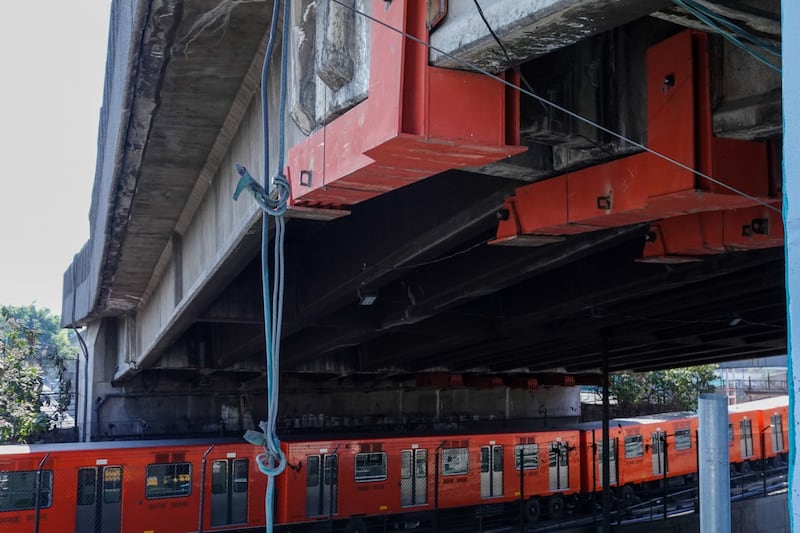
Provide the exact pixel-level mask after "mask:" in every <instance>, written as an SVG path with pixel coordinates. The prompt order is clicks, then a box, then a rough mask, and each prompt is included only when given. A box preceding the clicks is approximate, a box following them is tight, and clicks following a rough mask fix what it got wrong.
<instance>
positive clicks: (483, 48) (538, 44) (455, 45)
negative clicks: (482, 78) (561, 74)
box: [430, 0, 672, 72]
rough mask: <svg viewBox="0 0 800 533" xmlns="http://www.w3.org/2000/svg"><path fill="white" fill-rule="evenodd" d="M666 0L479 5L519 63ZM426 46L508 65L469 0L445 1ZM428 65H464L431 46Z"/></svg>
mask: <svg viewBox="0 0 800 533" xmlns="http://www.w3.org/2000/svg"><path fill="white" fill-rule="evenodd" d="M671 4H672V2H670V1H669V0H616V1H611V0H491V1H487V0H484V1H483V2H482V3H481V8H482V9H483V12H484V14H485V16H486V20H487V21H488V22H489V25H490V26H491V27H492V29H493V30H494V31H495V33H496V34H497V35H498V37H499V38H500V40H501V41H502V42H503V45H504V46H505V48H506V50H507V51H508V54H509V56H510V57H511V61H512V62H513V63H515V64H517V63H522V62H525V61H528V60H530V59H533V58H535V57H539V56H542V55H544V54H547V53H549V52H552V51H554V50H558V49H560V48H563V47H565V46H569V45H571V44H574V43H576V42H578V41H580V40H581V39H585V38H587V37H591V36H592V35H597V34H598V33H601V32H604V31H607V30H610V29H612V28H615V27H617V26H621V25H622V24H626V23H628V22H631V21H633V20H636V19H638V18H641V17H644V16H647V15H649V14H651V13H653V12H655V11H658V10H659V9H662V8H664V7H666V6H668V5H671ZM431 45H432V47H434V48H436V49H438V50H440V51H442V52H446V53H447V54H449V55H452V56H454V57H456V58H458V59H459V60H461V61H466V62H469V63H471V64H474V65H477V66H479V67H481V68H484V69H487V70H489V71H492V72H499V71H502V70H505V69H506V68H508V64H507V61H506V59H505V56H504V55H503V52H502V51H501V50H500V47H499V46H497V43H496V42H495V41H494V39H493V37H492V36H491V34H490V33H489V30H488V29H487V28H486V26H485V25H484V24H483V23H482V22H481V20H480V19H479V18H478V15H477V10H476V7H475V4H474V3H473V2H467V1H457V2H452V1H451V2H450V3H449V7H448V13H447V17H446V18H445V20H444V22H443V23H442V24H441V25H440V26H439V27H437V28H436V29H435V30H434V32H433V33H432V34H431ZM430 59H431V64H433V65H434V66H437V67H445V68H459V69H465V68H467V67H466V66H465V65H464V63H461V62H459V61H456V60H453V59H452V58H449V57H447V56H445V55H443V54H441V53H440V52H438V51H436V50H433V49H432V50H431V54H430Z"/></svg>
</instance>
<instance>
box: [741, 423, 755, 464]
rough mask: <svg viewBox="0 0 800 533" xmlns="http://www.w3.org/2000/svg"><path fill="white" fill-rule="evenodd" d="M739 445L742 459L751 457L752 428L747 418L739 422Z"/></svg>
mask: <svg viewBox="0 0 800 533" xmlns="http://www.w3.org/2000/svg"><path fill="white" fill-rule="evenodd" d="M739 444H740V446H741V447H742V459H746V458H747V457H752V456H753V426H752V420H750V419H749V418H745V419H743V420H740V421H739Z"/></svg>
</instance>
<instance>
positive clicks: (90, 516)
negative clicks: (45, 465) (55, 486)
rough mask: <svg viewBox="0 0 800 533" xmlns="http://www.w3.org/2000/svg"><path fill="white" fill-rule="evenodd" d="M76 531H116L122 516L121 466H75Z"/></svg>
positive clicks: (98, 532)
mask: <svg viewBox="0 0 800 533" xmlns="http://www.w3.org/2000/svg"><path fill="white" fill-rule="evenodd" d="M77 493H78V505H77V507H76V519H75V531H80V532H81V533H119V532H120V528H121V525H120V524H121V520H122V467H121V466H96V467H89V468H80V469H78V487H77Z"/></svg>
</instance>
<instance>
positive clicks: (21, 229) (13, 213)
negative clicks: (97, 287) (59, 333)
mask: <svg viewBox="0 0 800 533" xmlns="http://www.w3.org/2000/svg"><path fill="white" fill-rule="evenodd" d="M110 6H111V0H71V1H65V0H39V1H37V2H26V1H23V2H7V3H5V4H4V5H3V12H4V13H3V17H2V20H3V22H0V28H2V29H1V30H0V65H2V70H3V76H2V82H0V168H2V171H0V305H28V304H35V305H36V306H37V307H47V308H50V310H51V311H53V312H54V313H55V314H61V285H62V277H63V274H64V271H65V270H66V269H67V266H69V264H70V262H71V261H72V256H73V255H74V254H75V253H76V252H77V251H78V250H80V248H81V246H83V243H84V242H86V240H87V239H88V238H89V222H88V220H89V205H90V203H91V191H92V184H93V181H94V168H95V160H96V155H97V125H98V117H99V114H100V105H101V102H102V95H103V78H104V72H105V58H106V46H107V37H108V17H109V9H110Z"/></svg>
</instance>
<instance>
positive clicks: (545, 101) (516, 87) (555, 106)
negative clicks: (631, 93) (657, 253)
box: [331, 0, 782, 213]
mask: <svg viewBox="0 0 800 533" xmlns="http://www.w3.org/2000/svg"><path fill="white" fill-rule="evenodd" d="M331 2H333V3H335V4H338V5H340V6H342V7H344V8H346V9H349V10H350V11H353V12H354V13H356V14H357V15H359V16H361V17H364V18H366V19H367V20H370V21H371V22H374V23H375V24H378V25H379V26H382V27H384V28H386V29H388V30H390V31H393V32H395V33H398V34H400V35H402V36H404V37H405V38H407V39H409V40H411V41H413V42H415V43H417V44H420V45H422V46H424V47H426V48H428V49H430V50H433V51H434V52H436V53H437V54H440V55H442V56H443V57H446V58H448V59H450V60H451V61H454V62H456V63H458V64H459V65H461V66H462V67H467V68H468V69H470V70H471V71H473V72H476V73H478V74H483V75H484V76H487V77H489V78H491V79H493V80H495V81H497V82H499V83H502V84H503V85H505V86H506V87H510V88H511V89H514V90H516V91H519V92H520V93H521V94H524V95H526V96H528V97H530V98H533V99H535V100H537V101H539V102H540V103H542V104H545V105H547V106H549V107H552V108H553V109H556V110H558V111H560V112H562V113H564V114H566V115H568V116H570V117H572V118H574V119H576V120H579V121H581V122H583V123H584V124H587V125H589V126H591V127H593V128H596V129H598V130H600V131H602V132H604V133H607V134H608V135H610V136H612V137H614V138H616V139H619V140H620V141H623V142H625V143H627V144H630V145H631V146H634V147H636V148H639V149H640V150H643V151H645V152H647V153H649V154H651V155H653V156H655V157H657V158H659V159H662V160H664V161H666V162H668V163H670V164H672V165H675V166H677V167H678V168H681V169H683V170H686V171H688V172H691V173H692V174H694V175H696V176H698V177H700V178H702V179H704V180H706V181H709V182H711V183H714V184H715V185H718V186H720V187H722V188H723V189H726V190H728V191H730V192H732V193H734V194H737V195H739V196H741V197H743V198H747V199H748V200H750V201H751V202H753V203H756V204H759V205H762V206H764V207H766V208H767V209H770V210H772V211H775V212H776V213H782V211H781V210H780V209H779V208H777V207H775V206H774V205H772V204H770V203H769V202H766V201H764V200H762V199H761V198H758V197H756V196H753V195H751V194H748V193H746V192H745V191H743V190H741V189H738V188H737V187H734V186H733V185H729V184H727V183H725V182H723V181H720V180H718V179H717V178H714V177H713V176H710V175H708V174H706V173H704V172H701V171H699V170H697V169H695V168H692V167H691V166H689V165H687V164H685V163H681V162H680V161H678V160H677V159H674V158H672V157H670V156H668V155H666V154H662V153H661V152H658V151H657V150H654V149H652V148H650V147H649V146H647V145H645V144H643V143H640V142H638V141H635V140H633V139H631V138H629V137H626V136H625V135H623V134H621V133H618V132H616V131H614V130H612V129H610V128H607V127H606V126H603V125H602V124H600V123H598V122H595V121H594V120H591V119H589V118H587V117H584V116H583V115H581V114H579V113H576V112H575V111H572V110H570V109H568V108H566V107H564V106H562V105H560V104H557V103H555V102H553V101H551V100H548V99H547V98H545V97H543V96H539V95H538V94H536V93H534V92H531V91H529V90H527V89H525V88H523V87H520V86H519V85H516V84H514V83H512V82H510V81H508V80H506V79H504V78H502V77H501V76H498V75H496V74H493V73H491V72H489V71H488V70H486V69H485V68H482V67H479V66H478V65H476V64H474V63H472V62H470V61H467V60H465V59H461V58H460V57H456V56H455V55H453V54H451V53H449V52H446V51H444V50H442V49H441V48H438V47H436V46H433V45H432V44H430V43H428V42H426V41H425V40H424V39H420V38H419V37H417V36H415V35H411V34H410V33H408V32H406V31H404V30H401V29H399V28H395V27H394V26H392V25H391V24H387V23H386V22H384V21H382V20H379V19H377V18H375V17H373V16H372V15H370V14H368V13H365V12H364V11H361V10H360V9H358V8H357V7H355V6H352V5H348V4H347V3H346V2H343V1H342V0H331Z"/></svg>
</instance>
